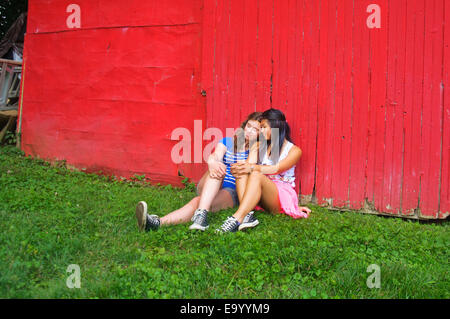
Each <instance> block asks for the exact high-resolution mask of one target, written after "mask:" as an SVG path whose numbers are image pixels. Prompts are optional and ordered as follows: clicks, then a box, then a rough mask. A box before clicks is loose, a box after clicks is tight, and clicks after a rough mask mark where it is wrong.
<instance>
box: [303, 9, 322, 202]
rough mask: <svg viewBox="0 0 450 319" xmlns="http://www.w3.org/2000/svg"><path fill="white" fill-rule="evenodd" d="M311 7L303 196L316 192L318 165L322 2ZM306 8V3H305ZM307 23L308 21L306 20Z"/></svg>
mask: <svg viewBox="0 0 450 319" xmlns="http://www.w3.org/2000/svg"><path fill="white" fill-rule="evenodd" d="M310 3H311V6H310V9H309V10H308V12H306V14H308V15H309V16H310V17H311V19H310V20H309V24H310V32H306V33H305V36H307V37H308V38H309V40H308V41H309V42H310V43H311V45H310V49H309V51H310V58H309V60H310V62H309V64H310V68H309V74H310V75H309V77H310V81H309V83H310V89H309V98H308V101H309V102H307V104H306V106H307V114H303V112H302V115H305V116H306V118H307V126H306V127H305V130H304V131H303V133H302V134H301V138H302V139H303V140H302V144H305V145H306V149H305V151H306V152H305V154H304V155H303V159H302V163H301V165H300V170H299V171H300V180H301V183H302V184H301V192H302V194H303V195H312V194H313V190H314V178H315V165H316V163H315V162H316V148H317V145H316V143H317V125H318V95H319V91H318V88H319V83H318V82H319V65H320V46H319V44H320V43H319V41H318V39H319V37H320V34H319V30H320V25H319V23H320V2H318V1H313V2H310ZM305 7H306V3H305ZM305 11H306V10H305ZM304 21H305V22H306V19H304Z"/></svg>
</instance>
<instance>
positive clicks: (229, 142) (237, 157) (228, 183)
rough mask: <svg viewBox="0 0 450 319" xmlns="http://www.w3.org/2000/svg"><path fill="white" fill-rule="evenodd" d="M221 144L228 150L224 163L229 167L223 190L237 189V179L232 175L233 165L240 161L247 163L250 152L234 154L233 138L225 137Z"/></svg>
mask: <svg viewBox="0 0 450 319" xmlns="http://www.w3.org/2000/svg"><path fill="white" fill-rule="evenodd" d="M219 143H222V144H223V145H225V147H226V148H227V151H226V152H225V155H224V156H223V163H224V164H225V166H226V167H227V172H226V174H225V178H224V179H223V183H222V188H225V187H230V188H234V189H235V188H236V179H235V178H234V176H233V175H232V174H231V170H230V168H231V164H234V163H237V162H238V161H245V160H247V158H248V153H249V151H248V150H247V151H245V152H237V153H234V149H233V138H232V137H225V138H223V139H222V140H221V141H220V142H219Z"/></svg>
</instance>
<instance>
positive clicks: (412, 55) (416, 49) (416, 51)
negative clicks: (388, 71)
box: [401, 0, 425, 215]
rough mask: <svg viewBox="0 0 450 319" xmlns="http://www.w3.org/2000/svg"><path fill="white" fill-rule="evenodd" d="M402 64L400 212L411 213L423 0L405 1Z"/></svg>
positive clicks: (416, 183) (415, 196) (415, 191)
mask: <svg viewBox="0 0 450 319" xmlns="http://www.w3.org/2000/svg"><path fill="white" fill-rule="evenodd" d="M406 19H407V21H409V26H410V27H409V28H407V32H406V52H405V59H406V66H405V93H406V94H405V119H404V139H405V141H404V151H403V156H404V164H403V184H402V212H401V213H402V215H413V214H414V213H415V209H416V208H418V206H419V190H420V175H419V169H420V143H419V142H418V141H420V131H421V116H422V115H421V114H422V99H423V85H422V81H423V72H424V71H423V54H424V50H423V48H424V32H425V29H424V28H425V26H424V22H425V15H424V1H423V0H420V1H411V2H408V4H407V13H406Z"/></svg>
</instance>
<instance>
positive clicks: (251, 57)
mask: <svg viewBox="0 0 450 319" xmlns="http://www.w3.org/2000/svg"><path fill="white" fill-rule="evenodd" d="M257 2H258V1H257V0H246V1H245V2H244V4H245V6H244V9H245V12H244V17H245V19H244V29H243V32H242V34H241V36H242V37H243V39H244V43H243V53H244V56H243V72H242V106H241V115H240V118H241V119H244V118H245V117H246V116H247V115H248V114H250V113H251V112H254V111H255V86H256V37H257V28H258V26H257V17H258V16H257V8H258V3H257Z"/></svg>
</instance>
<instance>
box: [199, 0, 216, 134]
mask: <svg viewBox="0 0 450 319" xmlns="http://www.w3.org/2000/svg"><path fill="white" fill-rule="evenodd" d="M216 21H217V3H216V1H215V0H205V2H204V12H203V51H202V61H203V64H202V89H203V90H205V92H206V109H207V110H208V111H207V112H206V127H212V125H213V117H212V115H213V112H211V111H209V110H210V108H212V106H213V103H214V99H213V97H214V89H215V88H214V75H215V74H214V67H215V49H216V36H217V35H216Z"/></svg>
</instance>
